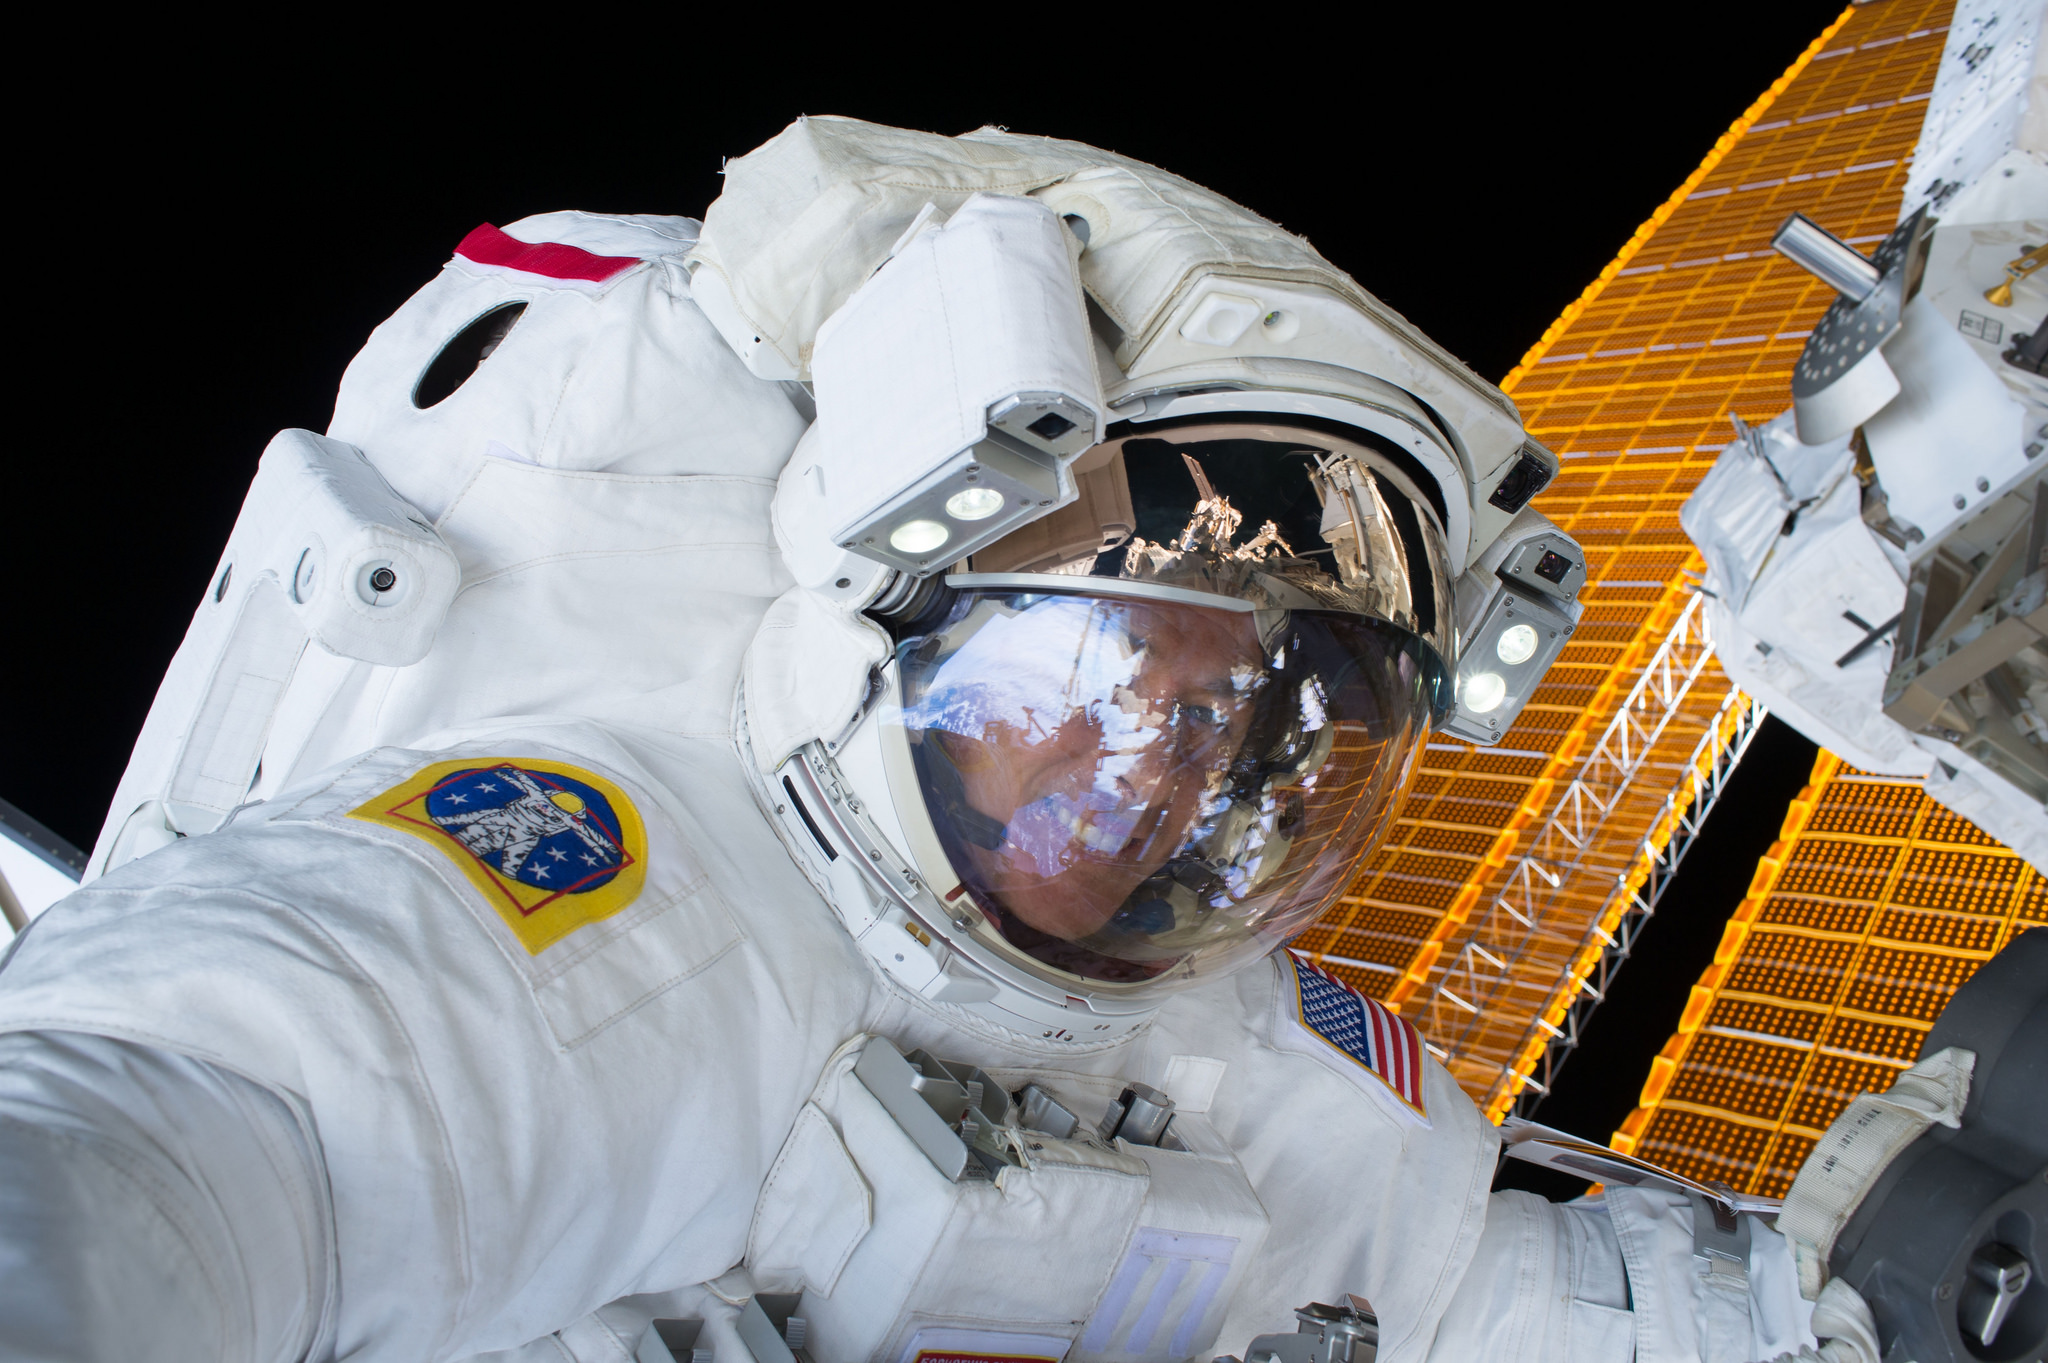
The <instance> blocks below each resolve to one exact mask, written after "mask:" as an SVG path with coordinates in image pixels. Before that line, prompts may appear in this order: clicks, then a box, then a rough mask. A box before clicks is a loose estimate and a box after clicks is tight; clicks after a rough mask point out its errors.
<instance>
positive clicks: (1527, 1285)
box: [1429, 1188, 1814, 1363]
mask: <svg viewBox="0 0 2048 1363" xmlns="http://www.w3.org/2000/svg"><path fill="white" fill-rule="evenodd" d="M1692 1218H1693V1205H1692V1203H1691V1201H1690V1199H1688V1198H1686V1197H1685V1196H1683V1195H1681V1194H1678V1193H1668V1192H1663V1191H1660V1190H1651V1189H1639V1188H1614V1189H1610V1190H1609V1191H1608V1192H1607V1194H1606V1195H1604V1196H1602V1197H1595V1198H1582V1199H1580V1200H1578V1201H1576V1202H1568V1203H1551V1202H1546V1201H1545V1200H1543V1199H1542V1198H1540V1197H1536V1196H1535V1195H1533V1194H1530V1193H1524V1192H1514V1191H1508V1192H1497V1193H1495V1194H1493V1196H1492V1198H1491V1199H1490V1201H1489V1203H1488V1206H1487V1214H1486V1227H1485V1230H1484V1232H1483V1233H1482V1234H1481V1236H1480V1241H1479V1246H1478V1249H1477V1250H1476V1251H1475V1253H1474V1255H1473V1258H1472V1262H1471V1264H1470V1265H1469V1266H1468V1267H1467V1268H1466V1270H1465V1276H1464V1278H1463V1279H1462V1281H1461V1282H1460V1284H1459V1287H1458V1291H1457V1294H1456V1296H1455V1297H1454V1298H1453V1299H1452V1301H1451V1306H1450V1309H1449V1311H1448V1312H1447V1313H1446V1314H1445V1317H1444V1321H1443V1324H1442V1325H1441V1327H1439V1329H1438V1331H1437V1336H1436V1342H1435V1345H1434V1346H1433V1347H1432V1349H1431V1350H1430V1353H1429V1358H1430V1359H1431V1360H1432V1363H1450V1361H1451V1360H1457V1359H1481V1358H1515V1359H1529V1360H1541V1361H1542V1363H1567V1361H1569V1363H1608V1360H1612V1363H1629V1360H1631V1359H1634V1360H1639V1363H1753V1361H1754V1360H1765V1359H1772V1358H1776V1357H1778V1356H1779V1355H1780V1354H1786V1353H1790V1354H1795V1355H1796V1354H1798V1352H1799V1351H1800V1350H1801V1349H1802V1348H1811V1347H1812V1346H1813V1344H1814V1337H1813V1334H1812V1333H1811V1329H1810V1327H1809V1317H1810V1315H1811V1313H1812V1307H1811V1306H1810V1305H1809V1304H1808V1303H1806V1302H1804V1301H1802V1300H1801V1299H1800V1296H1799V1289H1798V1278H1797V1274H1796V1273H1795V1272H1794V1270H1793V1266H1792V1255H1791V1250H1790V1248H1789V1247H1788V1246H1787V1244H1786V1242H1785V1239H1784V1237H1783V1236H1781V1235H1779V1234H1778V1233H1777V1232H1775V1231H1774V1230H1772V1229H1770V1228H1769V1227H1768V1226H1766V1225H1764V1224H1763V1223H1762V1222H1760V1221H1758V1220H1757V1219H1756V1218H1755V1217H1745V1218H1744V1220H1746V1221H1748V1222H1749V1223H1750V1225H1749V1230H1750V1245H1749V1256H1748V1260H1747V1262H1746V1264H1745V1265H1744V1270H1745V1271H1744V1272H1740V1273H1728V1272H1721V1273H1702V1271H1701V1265H1700V1260H1699V1259H1698V1258H1696V1256H1695V1243H1694V1238H1693V1221H1692Z"/></svg>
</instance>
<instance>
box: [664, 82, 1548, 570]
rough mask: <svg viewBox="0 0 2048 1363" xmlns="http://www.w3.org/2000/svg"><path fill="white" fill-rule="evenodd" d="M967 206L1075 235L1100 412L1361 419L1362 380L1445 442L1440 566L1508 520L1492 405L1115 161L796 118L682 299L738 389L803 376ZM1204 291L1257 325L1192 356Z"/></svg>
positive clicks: (1317, 283) (1419, 342) (706, 239)
mask: <svg viewBox="0 0 2048 1363" xmlns="http://www.w3.org/2000/svg"><path fill="white" fill-rule="evenodd" d="M977 193H986V194H1003V195H1025V194H1028V195H1032V196H1034V197H1036V198H1038V199H1039V200H1041V201H1042V202H1044V203H1045V204H1046V205H1048V206H1049V207H1050V208H1051V209H1052V210H1053V211H1054V212H1055V213H1058V214H1061V215H1063V216H1064V215H1071V216H1072V217H1073V218H1075V219H1077V220H1078V221H1080V222H1082V223H1084V224H1085V225H1086V231H1087V236H1088V247H1087V250H1086V251H1085V252H1083V253H1082V256H1081V259H1080V265H1079V268H1080V277H1081V282H1082V285H1083V286H1084V288H1085V289H1086V290H1087V293H1088V296H1089V298H1090V299H1091V300H1092V301H1093V302H1094V303H1095V305H1096V306H1097V307H1098V308H1100V309H1101V311H1102V314H1103V316H1104V317H1105V318H1106V319H1107V321H1108V322H1109V323H1110V324H1111V325H1112V327H1113V329H1114V333H1115V336H1116V341H1115V344H1114V346H1113V362H1114V366H1115V367H1116V368H1118V369H1119V370H1121V372H1120V373H1109V372H1105V373H1104V374H1103V376H1102V378H1103V383H1104V390H1105V393H1106V395H1107V396H1108V397H1109V399H1110V400H1111V401H1112V402H1117V401H1121V400H1123V399H1124V398H1127V397H1131V396H1134V395H1136V394H1140V393H1143V392H1147V391H1156V390H1158V389H1161V388H1164V387H1183V388H1184V387H1190V386H1197V385H1200V384H1204V383H1230V382H1242V383H1248V384H1251V385H1254V386H1275V387H1281V388H1293V389H1297V390H1301V391H1309V392H1323V393H1327V394H1330V395H1332V396H1337V397H1348V398H1354V399H1357V398H1360V397H1363V399H1364V400H1365V401H1368V402H1370V401H1371V395H1370V394H1369V393H1362V392H1361V391H1359V390H1358V388H1357V386H1356V385H1354V384H1352V383H1351V382H1349V381H1348V380H1347V378H1346V375H1347V374H1351V373H1360V374H1368V375H1371V376H1374V377H1376V378H1378V379H1380V380H1382V381H1383V382H1387V383H1392V384H1394V385H1396V386H1398V387H1400V388H1402V389H1405V390H1406V391H1408V392H1410V393H1412V394H1414V395H1415V396H1417V397H1419V398H1421V399H1422V400H1423V401H1425V402H1427V403H1428V404H1429V405H1430V406H1431V407H1433V408H1434V409H1435V410H1436V411H1437V412H1438V413H1439V414H1441V415H1442V416H1443V418H1444V419H1445V420H1446V421H1447V422H1448V423H1449V425H1450V426H1451V427H1452V428H1453V429H1454V430H1456V431H1457V432H1458V441H1459V443H1460V446H1461V448H1460V449H1459V451H1458V454H1459V457H1460V459H1461V460H1462V461H1463V463H1464V465H1465V467H1464V469H1463V473H1464V476H1465V478H1466V480H1468V482H1467V486H1465V487H1462V488H1456V489H1446V496H1447V497H1453V496H1455V497H1460V498H1465V499H1468V500H1469V502H1470V504H1471V505H1472V508H1473V540H1472V544H1470V545H1467V544H1459V545H1453V546H1452V548H1451V556H1452V559H1453V561H1454V562H1455V563H1460V564H1462V563H1463V562H1464V561H1465V560H1466V558H1467V556H1468V555H1469V554H1470V553H1471V552H1472V546H1473V545H1483V544H1484V543H1486V542H1487V541H1489V540H1490V539H1491V537H1492V533H1493V532H1494V531H1496V530H1498V528H1499V525H1500V524H1501V523H1503V522H1504V521H1505V520H1506V515H1505V514H1504V513H1500V512H1499V511H1498V510H1497V509H1494V508H1491V507H1488V506H1487V505H1486V501H1485V499H1486V495H1487V493H1488V492H1489V491H1490V490H1491V488H1492V486H1493V484H1494V483H1495V482H1497V481H1498V479H1499V476H1500V475H1501V474H1502V473H1503V472H1504V471H1505V469H1506V468H1507V467H1509V466H1510V465H1511V463H1512V461H1513V459H1514V457H1515V455H1516V453H1517V452H1518V451H1519V450H1520V448H1521V445H1522V442H1523V439H1524V435H1523V432H1522V428H1521V421H1520V417H1519V415H1518V414H1517V413H1516V411H1515V408H1514V404H1513V403H1511V402H1510V401H1509V400H1508V399H1507V397H1506V396H1505V395H1504V394H1502V393H1501V392H1500V390H1499V389H1497V388H1495V387H1494V386H1493V385H1491V384H1489V383H1487V382H1485V381H1484V380H1482V379H1480V378H1479V377H1478V376H1477V375H1475V374H1473V373H1472V371H1471V370H1470V369H1468V368H1466V367H1465V366H1464V365H1463V364H1461V363H1459V362H1458V360H1457V359H1455V358H1454V357H1453V356H1451V355H1449V354H1447V353H1446V352H1445V351H1444V350H1443V349H1442V348H1441V347H1440V346H1438V345H1437V344H1436V343H1435V342H1433V341H1431V340H1430V339H1429V338H1428V337H1426V336H1424V335H1423V334H1422V333H1421V332H1420V331H1418V330H1417V329H1416V328H1415V327H1414V326H1413V325H1411V324H1410V323H1409V322H1408V321H1407V320H1406V319H1404V318H1402V317H1401V316H1400V315H1399V314H1398V313H1395V312H1394V311H1393V310H1392V309H1390V308H1388V307H1387V306H1386V305H1385V304H1383V303H1381V302H1380V301H1379V300H1378V299H1376V298H1374V297H1373V296H1372V295H1371V294H1370V293H1367V292H1366V291H1365V290H1364V289H1362V288H1360V287H1359V286H1358V284H1357V283H1356V282H1355V281H1353V280H1352V279H1351V277H1350V276H1349V275H1347V274H1345V273H1344V272H1343V271H1342V270H1340V269H1338V268H1337V267H1336V266H1334V265H1332V264H1331V263H1330V262H1329V261H1327V260H1325V259H1324V258H1323V257H1322V256H1321V255H1320V254H1318V253H1317V252H1316V251H1315V249H1314V248H1313V247H1311V246H1310V245H1309V244H1308V243H1307V242H1306V241H1303V240H1302V239H1301V238H1299V237H1296V236H1294V235H1292V234H1291V233H1289V232H1286V231H1284V230H1283V229H1281V228H1280V227H1278V226H1276V225H1275V224H1273V223H1271V222H1268V221H1266V220H1265V219H1263V218H1261V217H1259V216H1258V215H1256V214H1254V213H1252V212H1250V211H1248V210H1246V209H1244V208H1242V207H1240V206H1238V205H1237V204H1234V203H1232V202H1230V201H1229V200H1228V199H1226V198H1224V197H1223V196H1221V195H1219V194H1216V193H1214V192H1213V191H1210V190H1207V189H1204V188H1202V187H1201V186H1199V185H1194V184H1190V183H1189V182H1188V181H1186V180H1183V179H1181V178H1179V177H1178V176H1175V175H1171V174H1168V173H1167V172H1165V171H1162V170H1159V169H1158V168H1157V167H1154V166H1149V165H1146V164H1144V163H1143V162H1140V161H1134V160H1131V159H1130V158H1128V157H1122V156H1118V155H1116V154H1115V153H1113V152H1106V151H1102V150H1099V149H1097V148H1094V147H1089V146H1085V145H1083V144H1080V143H1076V142H1063V141H1059V140H1057V139H1054V138H1045V137H1026V136H1021V135H1017V134H1012V133H1007V132H1003V131H1001V130H999V129H993V128H984V129H981V130H979V131H976V132H973V133H969V134H967V135H965V136H963V137H939V136H935V135H933V134H930V133H917V132H907V131H905V130H902V129H898V128H886V127H880V126H878V125H875V124H871V123H863V122H860V121H858V120H856V119H849V118H838V117H809V118H804V119H800V120H798V121H797V122H796V123H794V124H792V125H790V127H789V128H787V129H786V130H784V131H783V132H782V133H781V134H780V135H778V136H777V137H775V138H773V139H771V140H770V141H769V142H767V143H765V144H764V145H763V146H761V147H759V148H757V149H755V150H754V151H753V152H750V153H749V154H747V155H746V156H742V157H736V158H734V159H733V160H732V161H730V162H728V163H727V165H726V170H725V190H724V193H723V194H721V195H720V196H719V198H718V200H717V201H716V202H715V203H713V204H712V206H711V209H710V211H709V212H708V213H707V214H706V215H705V227H704V236H703V239H702V241H700V242H699V243H698V244H697V246H696V247H695V249H693V250H692V251H691V252H690V256H689V260H690V265H691V269H692V270H693V272H694V273H693V279H694V281H695V287H696V288H697V291H698V293H699V294H700V295H701V296H703V298H704V299H705V301H706V303H707V311H709V312H710V314H711V316H712V319H713V321H714V322H716V323H717V324H718V325H719V327H720V330H721V331H722V332H723V334H724V335H725V337H726V339H727V341H728V342H729V343H730V344H731V345H732V346H733V348H734V350H735V352H736V353H739V354H743V355H747V356H749V357H750V358H749V363H750V365H751V366H752V367H753V372H755V373H757V374H773V375H775V376H778V377H781V376H787V377H792V378H796V377H803V376H806V375H808V374H809V373H810V370H811V365H812V362H813V351H814V347H815V345H816V343H817V338H818V332H819V328H820V327H822V326H823V325H824V323H825V321H826V319H827V318H829V317H830V316H831V315H832V314H833V313H834V312H835V311H837V310H838V309H839V307H840V306H841V304H843V303H844V302H845V300H846V299H848V298H850V297H851V296H852V295H853V293H854V291H855V290H856V289H858V288H859V287H860V286H861V285H862V284H863V283H864V282H865V281H866V280H867V279H868V277H869V276H870V275H872V274H873V273H874V271H875V270H876V268H877V267H879V266H880V265H881V264H882V262H883V261H885V260H886V259H888V255H889V251H890V249H891V248H892V247H893V246H894V245H895V243H896V242H897V241H898V239H899V238H901V236H902V235H903V233H904V232H905V230H906V229H908V228H909V227H910V226H911V225H912V224H913V222H914V221H915V220H916V219H917V217H918V215H919V214H920V213H922V212H924V211H925V210H926V208H927V206H928V205H929V206H933V207H935V208H936V210H937V211H938V212H939V213H941V214H951V213H953V212H956V211H957V210H958V209H959V207H960V206H961V205H962V204H964V203H965V202H966V201H967V200H968V199H969V198H971V197H972V196H973V195H975V194H977ZM1077 230H1078V229H1077ZM1211 291H1216V292H1221V293H1225V294H1229V295H1231V296H1233V297H1244V298H1249V299H1251V300H1252V302H1253V303H1254V304H1255V305H1257V306H1258V307H1259V308H1261V309H1262V311H1261V312H1260V314H1259V316H1260V324H1259V325H1256V326H1248V327H1247V328H1246V329H1245V330H1244V331H1243V332H1242V333H1241V334H1240V335H1239V336H1238V337H1236V338H1235V339H1233V340H1232V341H1231V342H1230V343H1229V344H1228V345H1225V346H1221V347H1219V346H1214V345H1202V344H1196V343H1192V342H1190V341H1189V340H1188V339H1187V337H1185V336H1183V335H1182V328H1183V327H1184V326H1186V324H1187V323H1189V322H1190V321H1191V320H1192V319H1193V317H1194V314H1195V313H1196V312H1197V311H1198V310H1200V309H1201V308H1202V307H1203V304H1204V295H1205V294H1207V293H1209V292H1211ZM1267 294H1270V295H1271V296H1270V297H1267V296H1266V295H1267ZM713 300H716V301H715V302H714V301H713ZM1211 310H1212V311H1213V308H1212V309H1211ZM1268 316H1270V317H1271V318H1272V319H1273V324H1272V325H1271V326H1268V325H1266V321H1265V319H1266V318H1267V317H1268Z"/></svg>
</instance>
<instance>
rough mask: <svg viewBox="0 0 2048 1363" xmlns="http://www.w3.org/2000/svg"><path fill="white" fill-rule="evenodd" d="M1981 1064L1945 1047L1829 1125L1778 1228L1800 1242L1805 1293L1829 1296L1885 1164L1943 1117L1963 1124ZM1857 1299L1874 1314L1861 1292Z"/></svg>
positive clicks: (1797, 1252) (1797, 1250)
mask: <svg viewBox="0 0 2048 1363" xmlns="http://www.w3.org/2000/svg"><path fill="white" fill-rule="evenodd" d="M1976 1063H1977V1057H1976V1054H1975V1053H1974V1052H1972V1051H1966V1050H1963V1049H1961V1048H1960V1047H1955V1046H1951V1047H1949V1048H1947V1049H1946V1050H1942V1051H1938V1052H1936V1053H1935V1054H1933V1055H1930V1056H1928V1057H1927V1058H1926V1059H1925V1060H1922V1061H1921V1062H1920V1063H1919V1064H1917V1065H1915V1066H1913V1067H1912V1068H1911V1069H1909V1070H1907V1071H1906V1072H1905V1073H1903V1074H1901V1075H1900V1076H1899V1077H1898V1078H1897V1079H1896V1080H1894V1081H1893V1082H1892V1086H1891V1088H1890V1090H1889V1091H1887V1092H1885V1093H1866V1094H1864V1095H1863V1096H1862V1097H1860V1098H1858V1099H1856V1100H1855V1101H1854V1102H1852V1103H1850V1104H1849V1106H1848V1107H1846V1108H1844V1109H1842V1114H1841V1115H1840V1116H1839V1117H1837V1118H1835V1120H1834V1124H1833V1125H1831V1126H1829V1127H1828V1129H1827V1134H1826V1135H1824V1136H1822V1137H1821V1138H1820V1141H1819V1142H1818V1143H1817V1144H1816V1145H1815V1146H1814V1147H1813V1150H1812V1151H1811V1152H1810V1153H1809V1154H1808V1155H1807V1157H1806V1162H1805V1163H1804V1164H1802V1165H1800V1167H1799V1174H1798V1176H1797V1177H1796V1178H1794V1179H1793V1180H1792V1188H1791V1191H1790V1192H1788V1193H1787V1194H1786V1195H1785V1208H1784V1210H1783V1211H1781V1212H1779V1213H1778V1230H1779V1232H1780V1233H1781V1234H1783V1235H1784V1236H1785V1237H1786V1239H1788V1240H1790V1241H1791V1242H1792V1256H1793V1261H1794V1263H1796V1264H1797V1265H1798V1269H1799V1292H1800V1295H1801V1296H1803V1297H1805V1298H1806V1299H1807V1300H1808V1301H1818V1300H1819V1299H1820V1298H1821V1297H1822V1295H1823V1293H1822V1285H1823V1284H1824V1283H1826V1282H1827V1262H1828V1254H1829V1252H1830V1251H1832V1250H1833V1249H1834V1246H1835V1237H1836V1236H1838V1235H1840V1234H1841V1232H1842V1227H1843V1226H1845V1225H1847V1224H1848V1222H1849V1218H1850V1217H1851V1216H1852V1215H1854V1214H1855V1211H1856V1207H1857V1205H1858V1204H1859V1203H1861V1202H1862V1201H1863V1198H1864V1195H1865V1194H1867V1193H1868V1192H1869V1191H1870V1189H1871V1187H1872V1185H1873V1184H1875V1183H1876V1182H1877V1179H1878V1176H1879V1175H1881V1174H1882V1173H1883V1172H1884V1170H1885V1166H1886V1165H1888V1164H1890V1163H1891V1162H1892V1160H1893V1159H1894V1158H1896V1157H1897V1155H1898V1154H1899V1152H1900V1151H1902V1150H1904V1149H1905V1148H1906V1147H1907V1146H1908V1145H1910V1144H1912V1143H1913V1141H1914V1140H1916V1139H1918V1137H1919V1136H1920V1133H1921V1132H1923V1131H1925V1130H1926V1129H1927V1128H1928V1127H1929V1126H1932V1125H1933V1124H1934V1123H1935V1122H1940V1123H1941V1124H1942V1125H1943V1126H1949V1127H1954V1126H1959V1125H1961V1123H1962V1113H1963V1104H1964V1102H1965V1101H1967V1099H1968V1098H1969V1094H1970V1071H1971V1069H1972V1068H1973V1067H1974V1066H1975V1065H1976ZM1845 1290H1846V1288H1845ZM1850 1295H1851V1296H1854V1295H1855V1294H1854V1293H1853V1292H1852V1293H1851V1294H1850ZM1856 1305H1857V1308H1858V1309H1859V1310H1861V1311H1862V1312H1863V1318H1864V1319H1868V1318H1869V1309H1868V1308H1867V1307H1865V1306H1864V1305H1863V1302H1862V1299H1861V1298H1860V1297H1859V1298H1857V1300H1856ZM1815 1333H1816V1334H1818V1333H1819V1331H1818V1330H1816V1331H1815ZM1870 1357H1871V1358H1872V1359H1873V1360H1874V1359H1875V1358H1876V1357H1877V1355H1876V1353H1875V1352H1873V1353H1872V1354H1871V1355H1870Z"/></svg>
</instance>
